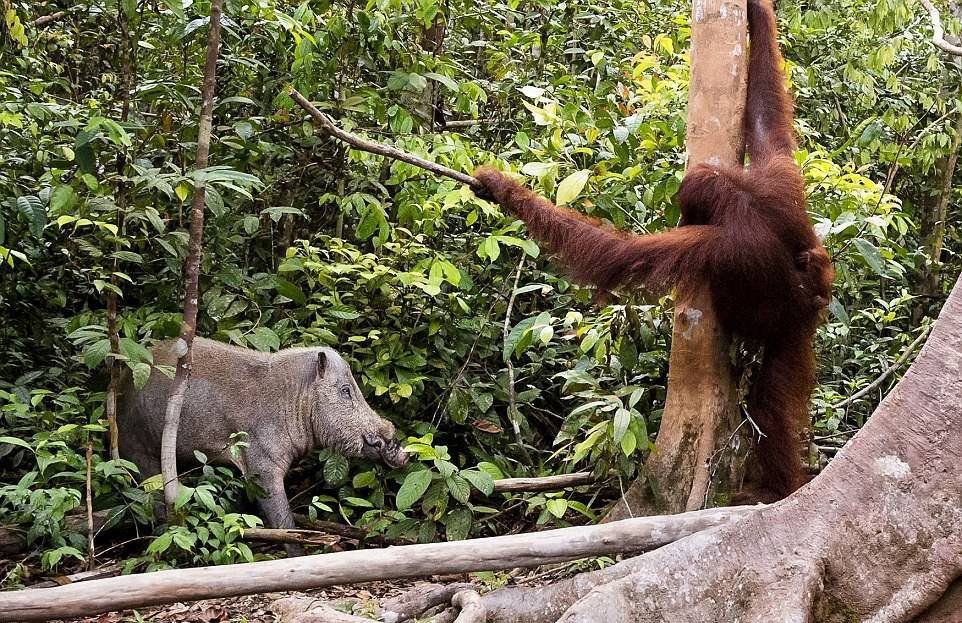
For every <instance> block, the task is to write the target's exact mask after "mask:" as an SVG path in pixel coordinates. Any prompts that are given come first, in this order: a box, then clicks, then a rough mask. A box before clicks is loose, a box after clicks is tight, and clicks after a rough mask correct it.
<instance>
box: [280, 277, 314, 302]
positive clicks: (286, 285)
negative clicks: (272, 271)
mask: <svg viewBox="0 0 962 623" xmlns="http://www.w3.org/2000/svg"><path fill="white" fill-rule="evenodd" d="M276 288H277V293H278V294H280V295H281V296H286V297H287V298H289V299H291V300H292V301H294V303H296V304H297V305H303V304H304V303H305V302H307V297H306V296H305V295H304V291H303V290H301V289H300V288H298V287H297V286H296V285H294V284H293V283H291V282H290V281H288V280H286V279H282V278H280V277H278V278H277V285H276Z"/></svg>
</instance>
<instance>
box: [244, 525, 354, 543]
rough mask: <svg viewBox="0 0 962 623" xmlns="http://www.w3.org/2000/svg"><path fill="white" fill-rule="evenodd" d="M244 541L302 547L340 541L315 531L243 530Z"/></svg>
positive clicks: (338, 538) (292, 529)
mask: <svg viewBox="0 0 962 623" xmlns="http://www.w3.org/2000/svg"><path fill="white" fill-rule="evenodd" d="M244 540H245V541H261V542H263V543H302V544H304V545H333V544H334V543H337V542H338V541H340V540H341V537H340V536H337V535H335V534H325V533H324V532H318V531H317V530H297V529H294V528H245V529H244Z"/></svg>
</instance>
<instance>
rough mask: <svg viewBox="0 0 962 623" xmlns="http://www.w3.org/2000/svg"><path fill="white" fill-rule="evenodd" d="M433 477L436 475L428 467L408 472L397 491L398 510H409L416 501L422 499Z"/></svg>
mask: <svg viewBox="0 0 962 623" xmlns="http://www.w3.org/2000/svg"><path fill="white" fill-rule="evenodd" d="M433 477H434V475H433V474H432V473H431V471H430V470H426V469H422V470H418V471H416V472H411V473H410V474H408V475H407V477H406V478H405V479H404V482H403V483H402V484H401V488H400V489H398V492H397V500H396V503H397V508H398V510H401V511H403V510H407V509H409V508H411V506H413V505H414V503H415V502H417V501H418V500H420V499H421V496H422V495H424V492H425V491H427V490H428V486H430V484H431V480H432V479H433Z"/></svg>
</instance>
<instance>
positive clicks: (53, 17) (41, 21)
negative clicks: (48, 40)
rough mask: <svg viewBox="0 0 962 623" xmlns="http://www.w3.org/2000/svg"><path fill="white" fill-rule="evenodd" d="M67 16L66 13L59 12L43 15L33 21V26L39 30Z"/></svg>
mask: <svg viewBox="0 0 962 623" xmlns="http://www.w3.org/2000/svg"><path fill="white" fill-rule="evenodd" d="M66 14H67V12H66V11H57V12H56V13H51V14H50V15H41V16H40V17H38V18H37V19H35V20H33V25H34V26H36V27H37V28H43V27H44V26H46V25H47V24H49V23H51V22H55V21H57V20H58V19H60V18H61V17H63V16H64V15H66Z"/></svg>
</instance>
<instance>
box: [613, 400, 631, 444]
mask: <svg viewBox="0 0 962 623" xmlns="http://www.w3.org/2000/svg"><path fill="white" fill-rule="evenodd" d="M630 422H631V412H630V411H628V409H625V408H620V409H618V410H617V411H615V423H614V427H615V430H614V440H615V443H620V442H621V438H622V437H624V436H625V431H626V430H628V424H629V423H630Z"/></svg>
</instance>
